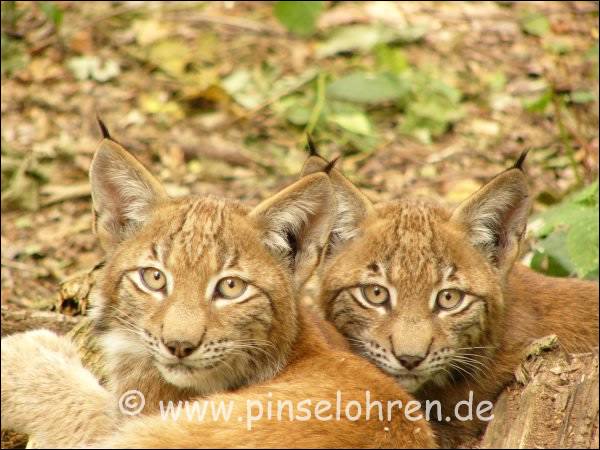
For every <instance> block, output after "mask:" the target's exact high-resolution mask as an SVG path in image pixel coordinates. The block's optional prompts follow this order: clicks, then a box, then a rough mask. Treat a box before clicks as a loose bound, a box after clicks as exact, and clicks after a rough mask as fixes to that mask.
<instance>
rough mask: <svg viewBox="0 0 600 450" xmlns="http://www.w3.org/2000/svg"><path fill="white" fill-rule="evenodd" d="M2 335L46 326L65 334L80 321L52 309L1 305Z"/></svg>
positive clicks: (77, 318)
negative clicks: (32, 309) (28, 308)
mask: <svg viewBox="0 0 600 450" xmlns="http://www.w3.org/2000/svg"><path fill="white" fill-rule="evenodd" d="M1 312H2V336H5V335H7V334H13V333H19V332H21V331H27V330H34V329H36V328H47V329H49V330H52V331H54V332H56V333H58V334H66V333H68V332H69V331H71V329H72V328H73V327H74V326H75V325H77V324H78V323H79V322H80V321H81V319H82V318H81V317H80V316H79V317H71V316H67V315H64V314H59V313H55V312H52V311H31V310H23V309H11V308H6V307H2V309H1Z"/></svg>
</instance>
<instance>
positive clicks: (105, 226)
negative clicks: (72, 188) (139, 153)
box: [90, 138, 167, 250]
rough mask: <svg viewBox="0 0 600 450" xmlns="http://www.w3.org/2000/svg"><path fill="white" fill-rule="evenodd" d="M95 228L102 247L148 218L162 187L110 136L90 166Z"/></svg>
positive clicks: (161, 193) (160, 197)
mask: <svg viewBox="0 0 600 450" xmlns="http://www.w3.org/2000/svg"><path fill="white" fill-rule="evenodd" d="M90 183H91V186H92V203H93V207H94V230H95V232H96V233H97V234H98V237H99V239H100V243H101V244H102V246H103V247H104V249H105V250H108V249H110V248H113V247H114V245H115V244H117V243H119V242H120V241H121V240H123V239H124V238H125V237H127V235H128V234H129V233H131V232H132V231H133V230H135V229H136V228H138V227H139V226H140V225H141V224H142V223H144V221H145V220H147V219H148V217H149V214H150V211H151V209H152V207H153V206H154V205H155V204H156V202H157V201H159V200H161V199H164V198H166V197H167V195H166V192H165V190H164V188H163V187H162V186H161V184H160V183H159V182H158V180H157V179H156V178H154V177H153V176H152V175H151V174H150V172H148V170H146V168H145V167H144V166H142V164H140V163H139V162H138V161H137V160H136V159H135V158H134V157H133V156H132V155H131V154H130V153H128V152H127V151H126V150H125V149H124V148H123V147H121V146H120V145H119V144H117V143H116V142H114V141H113V140H111V139H108V138H105V139H103V140H102V141H101V142H100V145H99V146H98V149H97V150H96V153H95V155H94V159H93V160H92V165H91V166H90Z"/></svg>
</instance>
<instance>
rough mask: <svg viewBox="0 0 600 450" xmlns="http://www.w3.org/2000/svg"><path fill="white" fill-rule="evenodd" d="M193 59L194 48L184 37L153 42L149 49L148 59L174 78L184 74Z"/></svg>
mask: <svg viewBox="0 0 600 450" xmlns="http://www.w3.org/2000/svg"><path fill="white" fill-rule="evenodd" d="M192 59H193V52H192V49H191V48H190V45H189V43H187V42H186V41H184V40H183V39H165V40H162V41H158V42H156V43H154V44H152V45H151V46H150V48H149V49H148V60H149V61H150V62H151V63H152V64H154V65H155V66H157V67H159V68H160V69H161V70H162V71H163V72H165V73H166V74H168V75H170V76H172V77H174V78H181V77H182V76H183V74H184V72H185V68H186V66H187V64H188V63H189V62H191V61H192Z"/></svg>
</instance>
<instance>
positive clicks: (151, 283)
mask: <svg viewBox="0 0 600 450" xmlns="http://www.w3.org/2000/svg"><path fill="white" fill-rule="evenodd" d="M140 277H141V278H142V281H143V282H144V284H145V285H146V287H147V288H148V289H150V290H151V291H162V290H163V289H164V288H165V286H166V285H167V277H165V274H164V273H162V272H161V271H160V270H158V269H157V268H156V267H144V268H143V269H140Z"/></svg>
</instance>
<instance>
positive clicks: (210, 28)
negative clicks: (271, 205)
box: [1, 2, 599, 311]
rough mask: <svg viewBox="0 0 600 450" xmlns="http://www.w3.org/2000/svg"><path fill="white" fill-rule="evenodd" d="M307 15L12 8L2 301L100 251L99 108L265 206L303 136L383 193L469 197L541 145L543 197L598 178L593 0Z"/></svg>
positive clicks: (6, 68)
mask: <svg viewBox="0 0 600 450" xmlns="http://www.w3.org/2000/svg"><path fill="white" fill-rule="evenodd" d="M308 28H309V30H308V31H307V32H306V33H304V32H302V33H300V34H304V36H303V37H300V36H299V35H298V34H292V33H290V32H288V31H287V30H286V28H284V26H283V25H282V23H281V22H280V21H279V20H278V19H277V18H276V16H275V14H274V13H273V3H270V2H253V3H246V2H37V3H34V2H31V3H28V2H16V3H14V2H2V78H1V86H2V99H1V113H2V134H1V139H2V140H1V144H2V237H1V239H2V260H1V262H2V271H1V282H2V288H1V304H2V308H3V310H5V309H8V310H15V311H16V310H27V311H31V310H35V311H51V310H53V309H55V307H56V301H57V292H58V286H59V283H61V282H63V281H64V280H66V279H68V278H69V277H71V276H73V275H74V274H77V273H81V272H82V271H86V270H89V269H90V268H91V267H93V266H94V265H95V264H96V263H97V262H98V261H99V260H100V258H101V256H102V255H101V252H100V248H99V246H98V243H97V240H96V238H95V237H94V236H93V234H92V231H91V213H90V212H91V208H90V191H89V185H88V179H87V171H88V168H89V164H90V160H91V157H92V154H93V152H94V150H95V147H96V145H97V143H98V142H99V139H100V132H99V129H98V126H97V123H96V116H97V115H99V116H100V117H101V118H102V119H103V121H104V122H105V123H106V124H107V125H108V127H109V129H110V132H111V134H112V135H113V136H114V137H115V138H116V139H117V140H118V141H119V142H121V143H122V144H123V145H124V146H125V147H126V148H128V149H129V150H130V151H131V152H132V153H133V154H134V155H135V156H136V157H138V158H139V159H140V160H141V161H143V162H144V163H145V164H146V165H148V166H149V167H150V168H151V169H152V172H153V173H154V174H156V175H157V176H158V177H159V178H160V179H161V180H162V181H163V182H164V183H165V184H166V186H167V188H168V190H169V192H170V193H171V194H173V195H185V194H214V195H218V196H228V197H233V198H238V199H242V200H244V201H247V202H249V203H251V204H256V203H257V202H259V201H260V200H261V199H262V198H265V197H266V196H268V195H270V194H272V193H274V192H275V191H277V190H278V189H280V188H281V187H282V186H284V185H286V184H287V183H289V182H290V181H291V180H293V179H295V178H296V177H297V175H298V173H299V170H300V168H301V165H302V163H303V161H304V159H305V157H306V153H305V151H304V146H305V142H306V133H307V132H311V134H312V136H313V138H314V140H315V141H316V143H317V145H318V147H319V149H320V151H321V153H322V154H323V155H324V156H326V157H333V156H334V155H338V154H339V155H342V159H341V167H342V169H343V170H344V172H345V173H346V174H347V175H348V176H349V177H350V179H351V180H352V181H354V182H356V183H357V184H358V185H359V186H360V187H361V188H362V189H364V190H365V191H366V192H367V194H368V195H370V196H371V197H372V198H373V199H389V198H395V197H399V196H402V195H406V194H409V193H411V194H423V195H430V196H435V197H440V198H442V199H443V200H444V201H445V202H447V203H448V204H451V205H452V204H456V203H457V202H459V201H460V200H462V199H464V198H466V196H468V195H469V194H470V193H472V192H473V191H474V190H476V189H477V188H478V187H480V186H481V185H482V184H483V183H484V182H485V181H486V180H488V179H489V178H490V177H492V176H493V175H495V174H496V173H498V172H499V171H501V170H503V169H505V168H507V167H509V166H510V165H511V164H512V163H513V162H514V161H515V160H516V158H517V157H518V156H519V154H520V153H521V152H522V151H524V150H527V149H530V150H531V152H530V154H529V157H528V161H527V163H526V168H527V173H528V174H529V175H530V181H531V188H532V191H533V193H534V197H535V204H534V210H535V211H542V210H544V209H545V208H546V207H548V205H552V204H554V203H556V202H559V201H560V200H561V199H562V198H564V197H565V196H566V195H567V194H568V193H570V192H572V191H573V190H575V189H577V188H579V187H581V186H583V185H586V184H588V183H590V182H593V181H594V180H595V179H596V178H597V176H598V146H599V141H598V4H597V2H523V3H521V2H325V3H324V9H323V11H321V12H320V14H319V17H318V19H317V21H316V25H315V27H314V29H310V26H308ZM389 73H393V74H395V75H397V76H398V77H397V79H399V80H401V83H399V84H393V85H392V86H391V87H390V82H389V80H390V79H389V78H388V75H387V74H389ZM397 79H396V78H394V80H396V81H397ZM396 81H395V82H396ZM399 90H400V91H402V94H399V93H398V92H399ZM596 236H597V231H596ZM596 240H597V237H596ZM596 245H597V244H596Z"/></svg>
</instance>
